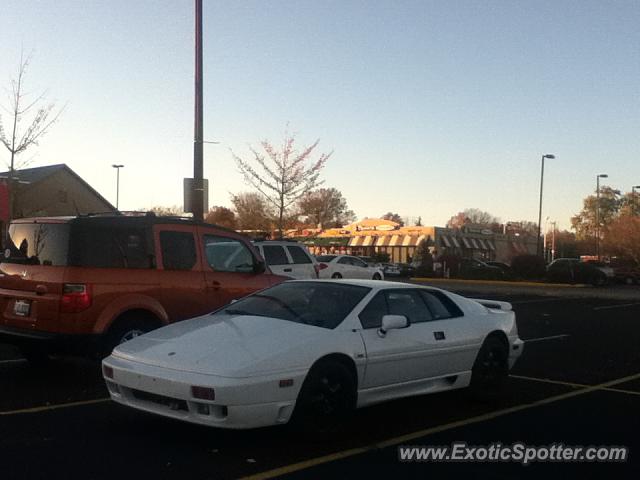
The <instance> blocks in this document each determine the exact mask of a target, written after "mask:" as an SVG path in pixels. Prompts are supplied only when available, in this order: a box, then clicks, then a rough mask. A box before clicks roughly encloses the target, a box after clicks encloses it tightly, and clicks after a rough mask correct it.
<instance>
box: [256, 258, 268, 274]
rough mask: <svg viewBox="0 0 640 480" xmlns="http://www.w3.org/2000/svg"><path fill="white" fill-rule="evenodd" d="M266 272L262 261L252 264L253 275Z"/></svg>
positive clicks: (265, 265)
mask: <svg viewBox="0 0 640 480" xmlns="http://www.w3.org/2000/svg"><path fill="white" fill-rule="evenodd" d="M266 271H267V264H266V263H264V262H263V261H262V260H256V261H255V262H254V263H253V273H264V272H266Z"/></svg>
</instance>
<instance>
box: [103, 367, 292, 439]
mask: <svg viewBox="0 0 640 480" xmlns="http://www.w3.org/2000/svg"><path fill="white" fill-rule="evenodd" d="M105 366H106V367H109V368H111V369H112V371H113V378H109V377H107V376H105V377H104V379H105V382H106V384H107V388H108V390H109V394H110V396H111V399H112V400H114V401H115V402H118V403H120V404H122V405H126V406H128V407H132V408H136V409H138V410H142V411H145V412H149V413H154V414H156V415H162V416H164V417H169V418H173V419H176V420H183V421H186V422H190V423H197V424H200V425H207V426H211V427H219V428H229V429H247V428H257V427H264V426H269V425H279V424H284V423H287V422H288V421H289V419H290V417H291V414H292V413H293V409H294V407H295V400H296V398H297V396H298V392H299V390H300V386H301V385H302V382H303V381H304V373H305V372H298V373H296V374H291V373H287V374H285V375H271V376H264V377H263V376H261V377H255V378H254V377H249V378H228V377H220V376H216V375H205V374H201V373H192V372H182V371H177V370H170V369H167V368H162V367H156V366H152V365H146V364H142V363H137V362H133V361H129V360H125V359H122V358H118V357H114V356H110V357H108V358H106V359H105V360H104V361H103V374H104V371H105V369H104V367H105ZM284 378H286V379H293V385H292V386H291V387H287V388H281V387H280V386H279V381H280V380H281V379H284ZM192 386H203V387H210V388H213V389H214V391H215V400H212V401H209V400H202V399H198V398H194V397H193V396H192V393H191V387H192Z"/></svg>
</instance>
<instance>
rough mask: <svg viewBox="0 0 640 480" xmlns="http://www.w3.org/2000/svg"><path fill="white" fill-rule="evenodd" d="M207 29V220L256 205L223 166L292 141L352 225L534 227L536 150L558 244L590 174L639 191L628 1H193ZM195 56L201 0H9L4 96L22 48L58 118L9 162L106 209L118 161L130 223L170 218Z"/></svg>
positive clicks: (635, 11)
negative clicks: (320, 166)
mask: <svg viewBox="0 0 640 480" xmlns="http://www.w3.org/2000/svg"><path fill="white" fill-rule="evenodd" d="M203 23H204V132H205V133H204V136H205V140H208V141H217V142H220V143H219V144H207V145H206V146H205V147H204V148H205V154H204V163H205V165H204V173H205V177H207V178H208V179H209V182H210V186H209V192H210V193H209V204H210V205H211V206H213V205H225V206H230V199H229V196H230V193H238V192H241V191H247V190H250V187H249V186H247V185H246V184H245V183H244V181H243V179H242V175H241V174H240V173H239V172H238V169H237V167H236V165H235V163H234V161H233V159H232V156H231V151H233V152H235V153H236V154H238V155H240V156H242V157H244V158H247V157H248V156H249V146H250V145H253V146H258V144H259V142H260V141H261V140H263V139H268V140H270V141H272V142H274V143H276V144H280V143H281V141H282V138H283V135H284V132H285V131H286V129H287V125H289V130H290V131H292V132H294V133H296V135H297V137H296V138H297V144H298V145H299V146H300V147H303V146H305V145H308V144H310V143H312V142H314V141H315V140H316V139H320V144H319V146H318V148H317V152H318V153H320V152H330V151H333V155H332V157H331V158H330V160H329V161H328V163H327V166H326V167H325V169H324V171H323V174H322V178H323V179H324V181H325V186H327V187H335V188H337V189H339V190H340V191H341V192H342V193H343V195H344V196H345V198H346V199H347V201H348V204H349V206H350V208H351V209H353V210H354V211H355V213H356V214H357V215H358V217H359V218H363V217H378V216H380V215H382V214H384V213H385V212H388V211H393V212H397V213H399V214H400V215H401V216H410V217H418V216H421V217H422V222H423V224H425V225H439V226H443V225H444V224H445V223H446V222H447V220H448V219H449V218H450V217H451V216H453V215H454V214H456V213H457V212H459V211H461V210H464V209H465V208H479V209H481V210H485V211H488V212H490V213H492V214H493V215H495V216H497V217H499V218H500V219H501V220H502V221H510V220H511V221H515V220H531V221H537V216H538V201H539V197H538V195H539V188H540V163H541V160H540V159H541V155H542V154H546V153H549V154H554V155H555V156H556V159H554V160H547V161H546V163H545V176H544V205H543V221H545V219H546V218H547V217H549V221H557V222H558V225H559V226H560V227H562V228H568V227H569V225H570V222H569V219H570V217H571V216H572V215H573V214H575V213H577V212H578V211H579V210H580V209H581V205H582V199H583V198H584V197H585V196H587V195H589V194H591V193H593V192H594V190H595V183H596V178H595V177H596V175H597V174H600V173H606V174H608V175H609V178H608V179H606V181H604V182H603V184H605V185H611V186H612V187H614V188H617V189H621V190H622V191H630V190H631V186H632V185H640V28H638V25H640V1H638V0H628V1H616V0H612V1H591V0H579V1H568V0H551V1H545V0H538V1H535V0H527V1H518V0H513V1H506V0H501V1H498V0H483V1H463V0H451V1H446V0H442V1H428V0H423V1H408V0H406V1H402V0H394V1H390V0H389V1H372V0H369V1H365V0H362V1H356V0H339V1H333V0H297V1H281V0H262V1H257V0H245V1H238V0H235V1H221V0H204V21H203ZM193 44H194V2H193V1H192V0H163V1H157V0H155V1H152V0H135V1H132V0H126V1H124V0H110V1H108V2H105V1H96V0H82V1H80V0H42V1H35V0H2V9H1V11H0V87H1V88H5V87H8V86H9V81H10V79H11V78H12V77H13V76H15V73H16V69H17V67H18V64H19V60H20V53H21V51H24V52H26V53H31V54H32V60H31V64H30V66H29V70H28V77H27V89H28V90H29V91H30V92H34V94H35V93H37V92H39V91H41V90H44V89H47V91H48V99H51V100H56V101H57V104H58V105H60V106H62V105H65V109H64V112H63V114H62V115H61V117H60V119H59V121H58V122H57V123H56V124H55V126H54V127H53V128H52V129H51V130H50V132H49V133H48V134H47V135H46V136H45V137H44V138H43V139H42V141H41V142H40V144H39V146H38V147H35V148H33V149H31V150H28V151H27V152H25V153H24V154H22V155H21V157H19V162H20V163H25V162H26V163H28V165H29V166H31V167H33V166H41V165H50V164H54V163H66V164H68V165H69V166H70V167H71V168H72V169H73V170H75V171H76V172H77V173H78V174H79V175H80V176H82V177H83V178H84V179H85V180H86V181H87V182H89V183H90V184H91V185H92V186H93V187H94V188H96V189H97V190H98V191H99V192H100V193H101V194H102V195H104V196H105V197H106V198H107V199H109V200H110V201H111V202H112V203H115V190H116V174H115V170H114V169H113V168H112V167H111V165H112V164H114V163H118V164H124V165H125V167H124V168H123V169H122V170H121V175H120V208H121V209H123V210H133V209H140V208H149V207H152V206H156V205H165V206H171V205H181V204H182V198H183V196H182V179H183V178H184V177H191V176H192V175H193V95H194V88H193V71H194V65H193V62H194V60H193V56H194V54H193ZM5 97H6V94H5V91H4V90H0V101H3V102H4V100H5ZM3 113H4V112H0V114H3ZM2 118H3V119H4V120H5V124H6V123H7V119H6V115H3V117H2ZM8 160H9V156H8V152H6V151H2V152H0V161H2V162H4V163H6V162H8Z"/></svg>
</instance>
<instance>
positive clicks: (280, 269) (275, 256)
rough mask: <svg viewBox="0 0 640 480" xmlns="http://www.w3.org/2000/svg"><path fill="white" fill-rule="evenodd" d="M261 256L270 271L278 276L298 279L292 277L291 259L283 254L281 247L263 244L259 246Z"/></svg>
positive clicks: (285, 253)
mask: <svg viewBox="0 0 640 480" xmlns="http://www.w3.org/2000/svg"><path fill="white" fill-rule="evenodd" d="M260 249H261V250H262V256H263V258H264V260H265V262H267V265H269V268H271V271H272V272H274V273H276V274H278V275H286V276H288V277H292V278H298V277H296V276H295V275H294V271H293V266H292V265H291V259H290V258H289V256H288V255H287V252H285V250H284V247H283V246H282V245H270V244H267V243H263V244H262V245H260Z"/></svg>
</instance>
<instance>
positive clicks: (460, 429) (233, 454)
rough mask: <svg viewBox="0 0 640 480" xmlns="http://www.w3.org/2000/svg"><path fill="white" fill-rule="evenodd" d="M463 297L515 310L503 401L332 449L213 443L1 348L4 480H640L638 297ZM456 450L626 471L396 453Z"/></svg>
mask: <svg viewBox="0 0 640 480" xmlns="http://www.w3.org/2000/svg"><path fill="white" fill-rule="evenodd" d="M449 288H451V287H449ZM451 289H452V290H453V289H455V288H451ZM462 290H464V292H463V293H464V294H465V295H468V296H471V297H478V296H483V297H487V298H493V299H501V300H507V301H511V302H512V303H513V306H514V310H515V311H516V313H517V318H518V326H519V330H520V336H521V337H522V338H523V339H524V340H526V345H525V350H524V353H523V355H522V357H521V359H520V360H519V362H518V363H517V364H516V367H515V368H514V369H513V370H512V372H511V373H512V375H511V377H510V378H509V382H508V389H507V391H506V392H505V395H504V396H503V397H502V398H501V399H500V400H498V401H494V402H492V403H479V402H477V401H475V400H473V399H471V398H469V396H468V395H466V394H465V392H464V391H453V392H446V393H442V394H436V395H430V396H422V397H415V398H410V399H404V400H398V401H394V402H389V403H386V404H381V405H377V406H373V407H369V408H365V409H361V410H358V411H357V412H356V413H355V414H354V415H353V418H352V419H350V420H349V421H348V422H347V424H346V425H345V426H344V430H343V431H342V432H341V433H340V434H339V435H336V436H335V437H332V438H330V439H326V438H325V439H320V438H313V437H301V436H300V435H297V434H295V433H293V432H292V431H290V430H289V429H287V428H281V427H278V428H265V429H258V430H252V431H224V430H216V429H210V428H206V427H201V426H196V425H190V424H183V423H179V422H175V421H172V420H168V419H164V418H161V417H155V416H151V415H147V414H143V413H140V412H137V411H134V410H129V409H126V408H124V407H120V406H118V405H115V404H113V403H112V402H110V401H109V400H107V399H106V397H107V395H106V391H105V389H104V387H103V384H102V380H101V377H100V371H99V367H98V364H97V363H95V362H90V361H86V360H80V359H53V360H52V361H51V362H50V363H49V364H48V365H46V366H44V367H35V366H31V365H29V364H28V363H27V362H25V361H23V360H21V359H20V358H19V355H18V354H17V352H16V351H15V350H13V349H12V348H10V347H7V346H1V345H0V465H1V466H2V470H1V471H2V477H3V478H7V479H39V478H47V479H51V478H68V479H74V478H78V479H89V478H95V479H100V478H114V477H121V478H133V477H140V476H142V477H143V478H161V479H162V478H180V479H182V478H190V479H209V478H211V479H213V478H239V477H247V476H253V478H255V479H258V478H278V477H284V478H358V477H365V476H366V477H368V478H388V477H389V476H392V475H393V476H402V477H403V478H404V477H409V478H418V477H421V478H423V477H425V476H429V475H434V474H442V475H446V476H452V475H458V474H466V473H470V474H473V475H474V476H479V475H482V477H488V478H513V477H516V478H521V477H523V478H531V477H534V476H535V477H541V476H546V477H551V478H560V477H567V476H577V475H581V476H583V477H585V478H601V477H602V476H604V475H613V476H615V477H616V478H637V477H638V474H639V473H640V441H639V440H638V438H637V432H638V430H639V427H640V415H638V411H639V407H640V348H639V345H640V290H639V289H637V288H636V289H624V290H623V291H624V292H625V293H624V295H622V294H619V293H616V295H615V296H614V297H615V298H611V295H604V294H603V292H608V291H611V290H614V289H607V290H602V289H588V290H590V291H591V295H588V296H582V297H581V298H574V297H572V296H570V295H569V296H564V294H563V293H557V292H555V293H553V294H550V293H549V292H544V294H542V295H541V294H536V293H531V292H512V291H507V290H506V289H505V288H502V289H501V288H500V287H495V286H482V285H480V286H477V287H475V290H473V289H470V288H468V287H466V288H463V289H461V290H459V291H462ZM565 290H568V289H565ZM565 290H563V291H565ZM571 290H573V289H571ZM581 290H587V289H581ZM618 295H621V296H620V297H618ZM453 441H465V442H467V443H468V444H473V445H489V444H491V443H494V442H501V443H502V444H505V445H507V444H511V443H513V442H517V441H519V442H523V443H525V444H529V445H534V446H538V445H549V444H553V443H562V444H564V445H584V446H587V445H615V446H626V447H628V448H629V452H630V453H629V459H628V461H627V462H625V463H599V464H593V463H566V464H559V463H534V464H532V465H528V466H523V465H521V464H519V463H505V464H496V463H468V462H467V463H463V462H457V463H434V462H416V463H403V462H400V461H399V460H398V451H397V447H398V445H418V446H434V445H449V444H451V442H453Z"/></svg>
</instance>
